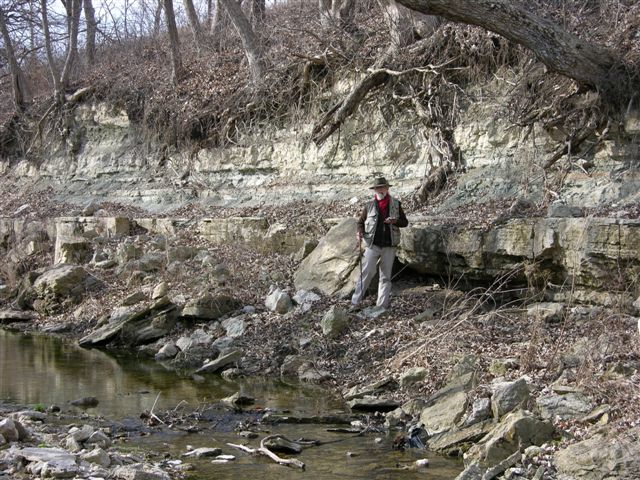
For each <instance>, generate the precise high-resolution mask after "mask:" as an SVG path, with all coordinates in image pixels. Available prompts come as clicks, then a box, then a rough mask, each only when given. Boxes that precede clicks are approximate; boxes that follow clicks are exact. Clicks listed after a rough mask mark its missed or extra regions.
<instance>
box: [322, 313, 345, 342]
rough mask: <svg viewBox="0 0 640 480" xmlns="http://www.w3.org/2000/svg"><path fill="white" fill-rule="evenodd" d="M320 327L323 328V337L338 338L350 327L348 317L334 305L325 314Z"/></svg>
mask: <svg viewBox="0 0 640 480" xmlns="http://www.w3.org/2000/svg"><path fill="white" fill-rule="evenodd" d="M320 326H321V327H322V334H323V335H325V336H327V337H330V338H337V337H339V336H340V335H341V334H342V332H344V331H345V330H346V329H347V327H348V326H349V322H348V316H347V314H346V312H345V311H344V310H342V309H340V308H337V307H336V306H335V305H334V306H333V307H331V308H330V309H329V310H328V311H327V312H326V313H325V314H324V316H323V317H322V320H321V321H320Z"/></svg>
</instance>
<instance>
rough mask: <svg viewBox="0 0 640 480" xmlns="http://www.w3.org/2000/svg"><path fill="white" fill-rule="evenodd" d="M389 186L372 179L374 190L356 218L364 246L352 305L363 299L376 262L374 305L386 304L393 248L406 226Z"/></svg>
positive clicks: (359, 239) (389, 287)
mask: <svg viewBox="0 0 640 480" xmlns="http://www.w3.org/2000/svg"><path fill="white" fill-rule="evenodd" d="M390 186H391V185H389V182H387V180H386V178H384V177H379V178H376V179H375V181H374V183H373V185H372V186H371V187H370V188H371V189H372V190H374V191H375V196H374V198H373V199H372V200H370V201H368V202H367V203H366V204H365V206H364V208H363V209H362V212H361V213H360V217H359V218H358V231H357V233H356V237H357V241H358V245H360V244H361V243H360V242H362V240H364V243H365V245H366V249H365V251H364V258H363V259H361V261H362V268H361V270H360V278H359V279H358V282H357V283H356V290H355V292H354V293H353V296H352V297H351V304H352V305H353V306H355V305H358V304H359V303H360V302H361V301H362V299H363V298H364V293H365V292H366V291H367V288H368V287H369V284H370V283H371V280H372V279H373V277H374V275H375V273H376V265H378V264H379V270H378V273H379V275H380V282H379V283H378V301H377V302H376V305H377V306H378V307H380V308H384V309H386V308H388V307H389V301H390V295H391V271H392V269H393V262H394V260H395V258H396V247H397V246H398V244H399V243H400V228H402V227H406V226H407V225H409V221H408V220H407V217H406V216H405V214H404V211H403V210H402V205H401V204H400V201H399V200H398V199H396V198H394V197H392V196H391V195H389V187H390Z"/></svg>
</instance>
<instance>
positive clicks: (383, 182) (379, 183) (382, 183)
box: [369, 177, 391, 188]
mask: <svg viewBox="0 0 640 480" xmlns="http://www.w3.org/2000/svg"><path fill="white" fill-rule="evenodd" d="M390 186H391V184H390V183H389V182H387V179H386V178H384V177H378V178H376V179H375V180H374V181H373V185H371V186H370V187H369V188H378V187H390Z"/></svg>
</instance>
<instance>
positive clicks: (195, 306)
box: [181, 293, 240, 320]
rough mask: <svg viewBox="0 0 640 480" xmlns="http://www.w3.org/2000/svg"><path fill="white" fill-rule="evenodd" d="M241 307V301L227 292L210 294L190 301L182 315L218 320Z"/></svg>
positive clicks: (190, 317) (191, 317)
mask: <svg viewBox="0 0 640 480" xmlns="http://www.w3.org/2000/svg"><path fill="white" fill-rule="evenodd" d="M239 307H240V302H239V301H238V300H236V299H235V298H233V297H232V296H231V295H228V294H226V293H218V294H210V293H205V294H204V295H202V296H200V297H198V298H194V299H192V300H190V301H188V302H187V303H186V304H185V306H184V307H183V308H182V313H181V316H182V317H184V318H188V319H194V320H196V319H202V320H217V319H218V318H220V317H222V316H223V315H226V314H227V313H229V312H232V311H234V310H235V309H237V308H239Z"/></svg>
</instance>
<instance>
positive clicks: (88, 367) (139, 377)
mask: <svg viewBox="0 0 640 480" xmlns="http://www.w3.org/2000/svg"><path fill="white" fill-rule="evenodd" d="M237 391H240V392H242V393H244V394H247V395H251V396H253V397H255V398H256V400H257V401H258V402H259V403H260V404H261V405H263V406H267V407H271V408H279V409H281V408H289V409H296V410H299V411H304V412H306V413H317V412H320V411H327V410H331V409H335V408H339V403H338V402H337V401H336V400H335V399H331V398H327V397H326V395H322V394H320V393H319V392H318V391H317V390H313V389H300V388H298V387H291V386H287V385H284V384H282V383H280V382H268V381H259V380H247V381H240V382H229V381H226V380H223V379H222V378H220V377H219V376H216V375H208V376H207V377H206V378H205V380H204V381H203V382H201V383H197V382H194V381H193V380H192V379H191V378H190V377H188V376H180V375H178V374H176V373H175V372H173V371H170V370H167V369H166V368H164V367H163V366H162V365H160V364H158V363H157V362H155V361H153V360H148V359H141V358H136V357H133V356H131V355H124V354H115V355H112V354H108V353H105V352H103V351H100V350H86V349H82V348H79V347H78V346H77V345H75V344H73V343H70V342H63V341H61V340H59V339H56V338H52V337H47V336H39V335H21V334H16V333H13V332H8V331H3V330H0V400H4V401H8V402H16V403H25V404H43V405H52V404H57V405H59V406H61V407H62V408H72V407H71V406H69V405H68V402H69V401H71V400H75V399H77V398H80V397H85V396H94V397H97V398H98V400H99V401H100V404H99V405H98V407H96V408H95V409H90V410H89V413H99V414H102V415H105V416H109V417H115V418H119V417H124V416H128V415H138V414H139V413H140V412H142V411H143V410H149V409H151V407H152V406H153V405H154V402H155V401H156V398H157V404H156V406H155V408H156V410H160V409H165V408H173V407H175V406H176V405H178V404H179V403H180V404H182V405H183V406H184V404H185V402H186V403H187V404H188V405H191V406H193V407H194V408H196V407H198V406H199V405H202V404H206V403H212V402H215V401H217V400H219V399H221V398H224V397H226V396H229V395H232V394H233V393H235V392H237ZM158 394H160V395H159V397H158Z"/></svg>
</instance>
